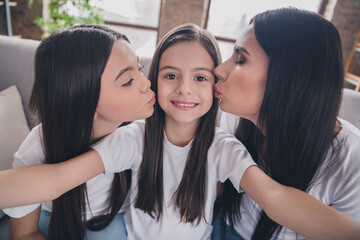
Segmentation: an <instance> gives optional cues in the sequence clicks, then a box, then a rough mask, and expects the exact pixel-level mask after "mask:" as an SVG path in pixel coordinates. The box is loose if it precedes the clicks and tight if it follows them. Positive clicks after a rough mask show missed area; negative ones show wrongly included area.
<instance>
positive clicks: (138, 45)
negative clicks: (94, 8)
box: [100, 0, 161, 57]
mask: <svg viewBox="0 0 360 240" xmlns="http://www.w3.org/2000/svg"><path fill="white" fill-rule="evenodd" d="M160 6H161V0H131V1H128V0H103V2H102V4H101V5H100V7H101V8H102V9H103V16H104V20H105V24H106V25H107V26H108V27H110V28H113V29H114V30H117V31H119V32H121V33H123V34H125V35H126V36H127V37H128V38H129V40H130V43H131V45H132V47H133V49H134V50H135V52H136V54H137V55H138V56H141V57H152V55H153V53H154V51H155V47H156V42H157V36H158V27H159V16H160Z"/></svg>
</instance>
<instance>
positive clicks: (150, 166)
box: [135, 24, 221, 223]
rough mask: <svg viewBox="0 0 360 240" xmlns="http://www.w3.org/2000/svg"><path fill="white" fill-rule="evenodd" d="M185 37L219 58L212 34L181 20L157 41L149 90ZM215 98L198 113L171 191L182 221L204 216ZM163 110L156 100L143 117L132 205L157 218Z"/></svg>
mask: <svg viewBox="0 0 360 240" xmlns="http://www.w3.org/2000/svg"><path fill="white" fill-rule="evenodd" d="M185 41H189V42H190V41H197V42H199V43H201V44H202V45H203V46H204V48H205V49H206V50H207V52H208V53H209V55H210V56H211V58H212V60H213V62H214V65H215V66H217V65H218V64H219V63H220V62H221V55H220V52H219V48H218V45H217V43H216V41H215V38H214V37H213V36H212V35H211V34H210V33H209V32H208V31H206V30H203V29H201V28H200V27H198V26H197V25H195V24H184V25H181V26H179V27H177V28H175V29H173V30H171V31H170V32H168V33H167V34H166V35H165V36H164V37H163V38H162V40H161V41H160V42H159V44H158V46H157V49H156V51H155V54H154V57H153V59H152V62H151V66H150V69H149V79H150V81H151V88H152V90H153V91H154V92H155V93H157V90H158V88H157V79H158V72H159V62H160V58H161V56H162V54H163V53H164V51H165V50H166V49H168V48H169V47H170V46H172V45H174V44H176V43H179V42H185ZM217 109H218V101H217V99H216V98H213V104H212V106H211V108H210V110H209V111H208V112H207V113H206V114H205V115H204V116H202V117H201V120H200V123H199V126H198V128H197V130H196V133H195V138H194V140H193V143H192V147H191V149H190V152H189V155H188V159H187V161H186V166H185V170H184V172H183V176H182V179H181V182H180V184H179V186H178V188H177V190H176V192H175V193H174V195H173V201H174V204H175V206H176V207H177V208H179V212H180V217H181V219H182V221H185V222H191V223H192V222H194V221H195V220H197V222H198V223H199V222H200V220H201V218H203V217H204V202H205V191H206V165H207V152H208V149H209V147H210V145H211V143H212V141H213V138H214V134H215V118H216V113H217ZM164 127H165V112H164V111H163V110H162V109H161V108H160V105H159V104H158V103H156V104H155V110H154V114H153V115H152V116H151V117H150V118H148V119H147V120H146V127H145V147H144V152H143V160H142V163H141V166H140V169H139V175H138V176H139V177H138V179H139V180H138V195H137V197H136V203H135V207H136V208H140V209H141V210H143V211H144V212H146V213H148V214H149V215H150V216H152V217H156V219H157V220H159V218H160V216H161V214H162V209H163V204H164V203H163V140H164Z"/></svg>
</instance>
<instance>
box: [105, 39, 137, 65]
mask: <svg viewBox="0 0 360 240" xmlns="http://www.w3.org/2000/svg"><path fill="white" fill-rule="evenodd" d="M129 61H130V62H133V61H137V56H136V54H135V52H134V51H133V50H132V48H131V46H130V44H129V43H128V42H127V41H125V40H123V39H120V40H117V41H115V42H114V44H113V47H112V49H111V53H110V57H109V60H108V62H116V64H121V65H128V62H129Z"/></svg>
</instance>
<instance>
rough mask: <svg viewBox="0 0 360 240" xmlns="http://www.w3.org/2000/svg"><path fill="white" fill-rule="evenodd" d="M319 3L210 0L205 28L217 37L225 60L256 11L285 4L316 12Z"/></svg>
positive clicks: (311, 0)
mask: <svg viewBox="0 0 360 240" xmlns="http://www.w3.org/2000/svg"><path fill="white" fill-rule="evenodd" d="M320 4H321V0H301V1H299V0H253V1H249V0H247V1H245V0H210V4H209V6H210V7H209V9H208V14H207V23H206V28H207V29H208V30H209V31H210V32H211V33H212V34H214V35H215V37H216V38H217V39H218V42H219V46H220V50H221V53H222V56H223V60H225V59H227V58H229V57H230V56H231V54H232V48H233V44H234V42H235V41H236V39H237V38H238V36H239V35H240V33H241V31H242V29H243V28H244V26H246V25H248V24H249V21H250V19H251V18H252V17H253V16H255V15H256V14H257V13H260V12H263V11H266V10H269V9H275V8H280V7H287V6H293V7H297V8H302V9H307V10H310V11H314V12H318V9H319V7H320Z"/></svg>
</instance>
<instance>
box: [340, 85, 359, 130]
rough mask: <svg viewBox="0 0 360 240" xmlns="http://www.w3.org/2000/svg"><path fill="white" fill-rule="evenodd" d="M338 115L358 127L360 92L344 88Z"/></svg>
mask: <svg viewBox="0 0 360 240" xmlns="http://www.w3.org/2000/svg"><path fill="white" fill-rule="evenodd" d="M339 117H340V118H342V119H345V120H346V121H348V122H350V123H351V124H353V125H354V126H355V127H357V128H358V129H360V92H356V91H354V90H352V89H348V88H344V92H343V99H342V102H341V107H340V111H339Z"/></svg>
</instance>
